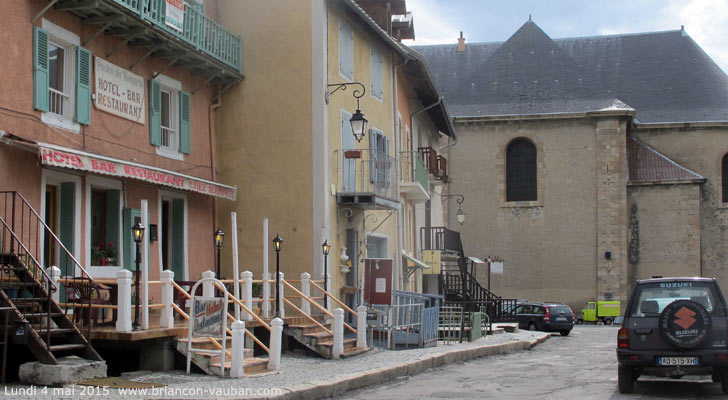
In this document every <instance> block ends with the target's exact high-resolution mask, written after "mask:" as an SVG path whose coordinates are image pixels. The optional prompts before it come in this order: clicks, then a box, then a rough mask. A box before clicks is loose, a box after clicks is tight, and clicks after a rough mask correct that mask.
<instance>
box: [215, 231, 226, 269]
mask: <svg viewBox="0 0 728 400" xmlns="http://www.w3.org/2000/svg"><path fill="white" fill-rule="evenodd" d="M223 239H225V233H223V231H222V229H220V227H219V226H218V227H217V230H216V231H215V247H217V275H215V276H216V277H217V278H218V279H220V249H221V248H222V242H223Z"/></svg>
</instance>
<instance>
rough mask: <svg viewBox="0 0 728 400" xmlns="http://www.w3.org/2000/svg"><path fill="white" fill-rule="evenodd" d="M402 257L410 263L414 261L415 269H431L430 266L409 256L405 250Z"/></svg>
mask: <svg viewBox="0 0 728 400" xmlns="http://www.w3.org/2000/svg"><path fill="white" fill-rule="evenodd" d="M402 257H404V258H406V259H407V260H409V261H412V262H413V263H414V264H415V268H422V269H429V268H430V266H429V265H427V264H425V263H423V262H422V261H420V260H418V259H416V258H414V257H412V256H410V255H409V254H407V253H405V252H404V250H402Z"/></svg>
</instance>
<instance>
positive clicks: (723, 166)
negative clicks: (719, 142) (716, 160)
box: [720, 153, 728, 206]
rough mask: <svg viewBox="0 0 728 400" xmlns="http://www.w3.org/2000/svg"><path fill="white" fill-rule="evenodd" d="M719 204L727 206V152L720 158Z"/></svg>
mask: <svg viewBox="0 0 728 400" xmlns="http://www.w3.org/2000/svg"><path fill="white" fill-rule="evenodd" d="M720 183H721V193H720V196H721V199H720V200H721V201H720V202H721V204H722V205H723V206H728V153H725V154H723V157H721V159H720Z"/></svg>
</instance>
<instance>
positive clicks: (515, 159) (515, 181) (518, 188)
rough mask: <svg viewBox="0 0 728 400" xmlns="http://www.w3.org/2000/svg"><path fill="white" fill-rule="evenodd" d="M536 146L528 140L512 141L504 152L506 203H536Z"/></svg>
mask: <svg viewBox="0 0 728 400" xmlns="http://www.w3.org/2000/svg"><path fill="white" fill-rule="evenodd" d="M536 163H537V161H536V146H534V145H533V143H532V142H531V141H530V140H528V139H516V140H514V141H512V142H511V143H510V144H509V145H508V148H507V150H506V201H536V200H537V197H538V195H537V190H536V189H537V171H536Z"/></svg>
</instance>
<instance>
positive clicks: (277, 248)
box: [273, 233, 283, 318]
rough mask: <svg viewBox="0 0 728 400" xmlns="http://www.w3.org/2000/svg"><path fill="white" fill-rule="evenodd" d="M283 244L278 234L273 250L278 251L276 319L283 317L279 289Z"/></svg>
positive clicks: (274, 240)
mask: <svg viewBox="0 0 728 400" xmlns="http://www.w3.org/2000/svg"><path fill="white" fill-rule="evenodd" d="M282 244H283V238H282V237H280V235H278V234H277V233H276V237H275V238H274V239H273V250H275V251H276V318H280V316H281V310H280V295H281V294H280V293H279V291H278V289H279V288H280V285H281V264H280V254H281V245H282Z"/></svg>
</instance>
